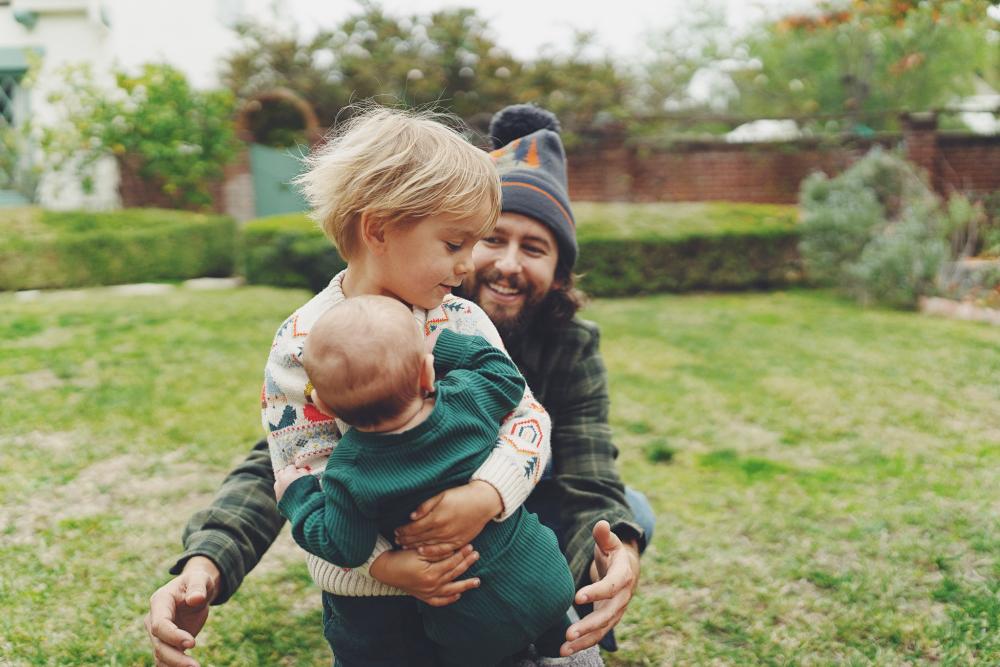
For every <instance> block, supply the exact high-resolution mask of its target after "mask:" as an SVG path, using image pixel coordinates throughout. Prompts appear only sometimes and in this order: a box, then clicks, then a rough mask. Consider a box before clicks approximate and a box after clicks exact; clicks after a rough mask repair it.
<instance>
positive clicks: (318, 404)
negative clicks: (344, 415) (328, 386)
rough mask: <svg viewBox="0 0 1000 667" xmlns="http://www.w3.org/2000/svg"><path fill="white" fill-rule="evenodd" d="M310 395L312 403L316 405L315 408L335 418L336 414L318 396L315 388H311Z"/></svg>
mask: <svg viewBox="0 0 1000 667" xmlns="http://www.w3.org/2000/svg"><path fill="white" fill-rule="evenodd" d="M310 396H311V397H312V402H313V405H315V406H316V409H317V410H319V411H320V412H322V413H323V414H324V415H326V416H327V417H330V418H331V419H333V418H336V416H337V415H335V414H333V410H331V409H330V406H329V405H327V404H326V403H324V402H323V399H322V398H320V397H319V394H317V393H316V390H315V389H313V390H312V393H311V394H310Z"/></svg>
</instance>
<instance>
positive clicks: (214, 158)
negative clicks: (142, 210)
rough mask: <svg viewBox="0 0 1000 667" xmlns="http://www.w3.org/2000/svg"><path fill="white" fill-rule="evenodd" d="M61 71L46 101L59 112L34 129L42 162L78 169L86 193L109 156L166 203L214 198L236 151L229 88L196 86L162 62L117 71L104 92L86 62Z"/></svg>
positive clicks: (190, 204)
mask: <svg viewBox="0 0 1000 667" xmlns="http://www.w3.org/2000/svg"><path fill="white" fill-rule="evenodd" d="M61 74H62V77H63V79H64V82H65V83H64V85H63V86H62V87H61V88H60V89H59V91H58V92H57V93H53V94H52V95H50V99H49V101H50V102H53V103H54V104H55V105H56V106H57V107H58V108H60V109H63V110H65V114H64V116H63V117H62V118H61V119H59V120H58V121H57V122H55V123H53V124H51V125H49V126H46V127H42V128H39V132H40V136H39V143H40V145H41V147H42V150H43V152H44V153H45V158H46V161H47V163H48V164H47V166H49V167H50V168H54V169H57V170H58V169H72V170H74V171H76V173H77V174H78V175H79V176H80V177H81V179H82V180H81V182H82V184H83V187H84V190H85V191H86V190H89V189H90V187H91V169H92V168H93V166H94V164H95V163H96V162H97V161H98V160H99V159H101V158H103V157H107V156H112V157H115V158H116V159H117V160H118V162H119V165H121V166H123V168H127V169H133V170H135V171H136V172H137V174H138V176H139V178H140V180H142V181H144V182H145V183H146V184H147V185H148V186H151V187H153V188H155V189H156V190H158V191H159V192H161V193H162V195H163V197H164V199H165V200H166V201H167V202H168V203H169V204H170V205H172V206H176V207H178V208H204V207H207V206H209V205H210V204H211V203H212V195H211V191H210V189H211V185H212V184H213V183H217V182H218V181H219V180H220V179H221V178H222V170H223V167H224V166H225V165H226V163H228V162H229V161H230V160H232V158H233V157H234V156H235V154H236V150H237V143H236V140H235V131H234V128H233V118H232V116H233V102H234V100H233V96H232V94H231V93H230V92H229V91H226V90H219V91H207V92H206V91H198V90H194V89H193V88H192V87H191V86H190V84H189V83H188V81H187V79H186V77H185V76H184V74H183V73H182V72H180V71H179V70H177V69H175V68H173V67H171V66H170V65H166V64H147V65H144V66H143V67H142V69H141V70H140V71H139V73H138V74H131V73H127V72H124V71H119V72H116V73H115V76H114V81H115V85H114V86H113V87H111V88H110V89H109V88H107V87H105V86H101V85H99V84H97V83H96V82H95V81H94V77H93V74H92V72H91V70H90V69H89V68H88V67H86V66H76V67H69V68H67V69H64V70H63V71H62V73H61Z"/></svg>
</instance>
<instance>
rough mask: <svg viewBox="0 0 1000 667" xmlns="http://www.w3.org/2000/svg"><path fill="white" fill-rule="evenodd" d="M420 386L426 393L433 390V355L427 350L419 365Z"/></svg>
mask: <svg viewBox="0 0 1000 667" xmlns="http://www.w3.org/2000/svg"><path fill="white" fill-rule="evenodd" d="M420 388H421V389H422V390H423V391H425V392H427V393H428V394H430V393H433V391H434V355H433V354H431V353H430V352H428V353H427V354H425V355H424V362H423V363H422V364H421V365H420Z"/></svg>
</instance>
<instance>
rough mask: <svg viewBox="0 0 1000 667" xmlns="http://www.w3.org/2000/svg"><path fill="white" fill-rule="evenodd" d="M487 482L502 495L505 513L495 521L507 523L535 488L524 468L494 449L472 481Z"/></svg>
mask: <svg viewBox="0 0 1000 667" xmlns="http://www.w3.org/2000/svg"><path fill="white" fill-rule="evenodd" d="M476 480H478V481H482V482H486V483H487V484H489V485H490V486H492V487H493V488H494V489H496V490H497V493H499V494H500V500H501V501H502V502H503V511H502V512H501V513H500V516H498V517H497V518H496V519H495V520H496V521H505V520H506V519H507V518H508V517H510V515H511V514H513V513H514V512H516V511H517V508H518V507H520V506H521V505H523V504H524V501H525V500H527V498H528V496H529V495H530V494H531V491H532V489H533V488H534V486H533V485H532V484H531V480H530V479H529V478H528V477H526V476H525V474H524V468H523V466H522V464H521V463H519V462H518V461H514V460H512V459H511V458H510V457H509V456H506V455H505V454H503V453H502V452H501V451H500V450H498V449H494V450H493V452H492V453H491V454H490V456H489V458H488V459H486V461H485V462H484V463H483V465H481V466H479V469H478V470H476V472H475V473H474V474H473V475H472V480H471V481H476Z"/></svg>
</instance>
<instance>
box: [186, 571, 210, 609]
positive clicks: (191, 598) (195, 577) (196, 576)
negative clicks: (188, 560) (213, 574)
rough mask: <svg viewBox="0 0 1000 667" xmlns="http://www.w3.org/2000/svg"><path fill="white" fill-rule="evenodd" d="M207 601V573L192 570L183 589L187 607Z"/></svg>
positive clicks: (198, 605)
mask: <svg viewBox="0 0 1000 667" xmlns="http://www.w3.org/2000/svg"><path fill="white" fill-rule="evenodd" d="M207 601H208V574H207V573H205V572H192V573H191V577H190V578H189V579H188V583H187V586H185V589H184V602H186V603H187V605H188V606H189V607H200V606H202V605H204V604H205V603H206V602H207Z"/></svg>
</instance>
